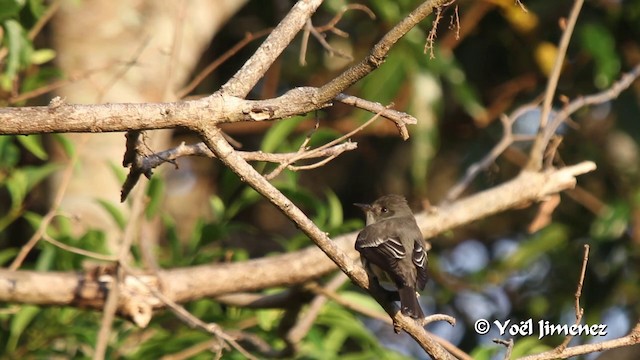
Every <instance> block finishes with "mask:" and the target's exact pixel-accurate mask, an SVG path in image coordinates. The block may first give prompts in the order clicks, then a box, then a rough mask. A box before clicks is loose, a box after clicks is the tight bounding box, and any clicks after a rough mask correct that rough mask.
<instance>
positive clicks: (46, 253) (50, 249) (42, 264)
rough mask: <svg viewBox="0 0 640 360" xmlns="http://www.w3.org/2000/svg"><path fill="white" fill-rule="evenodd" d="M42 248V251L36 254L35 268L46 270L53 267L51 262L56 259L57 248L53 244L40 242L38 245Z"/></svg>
mask: <svg viewBox="0 0 640 360" xmlns="http://www.w3.org/2000/svg"><path fill="white" fill-rule="evenodd" d="M39 246H40V247H41V248H42V252H40V256H38V260H37V261H36V266H35V269H36V270H37V271H47V270H50V269H51V268H52V267H53V262H54V261H55V259H56V253H57V249H58V248H56V247H55V246H53V245H51V244H49V243H43V242H40V245H39Z"/></svg>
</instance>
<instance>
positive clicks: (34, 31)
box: [27, 0, 62, 41]
mask: <svg viewBox="0 0 640 360" xmlns="http://www.w3.org/2000/svg"><path fill="white" fill-rule="evenodd" d="M61 3H62V0H55V1H54V2H52V3H51V5H49V7H48V8H47V11H45V12H44V14H42V16H40V18H39V19H38V21H37V22H36V23H35V24H34V25H33V27H32V28H31V30H29V33H28V34H27V38H28V39H29V40H31V41H33V40H34V39H35V38H36V36H38V34H40V31H42V29H43V28H44V26H45V25H47V23H48V22H49V20H51V18H52V17H53V15H55V14H56V12H57V11H58V9H60V4H61Z"/></svg>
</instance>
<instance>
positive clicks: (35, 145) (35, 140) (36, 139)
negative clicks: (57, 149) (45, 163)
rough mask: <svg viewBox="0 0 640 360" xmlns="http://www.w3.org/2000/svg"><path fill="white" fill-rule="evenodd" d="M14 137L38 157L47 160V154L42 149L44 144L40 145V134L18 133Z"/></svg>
mask: <svg viewBox="0 0 640 360" xmlns="http://www.w3.org/2000/svg"><path fill="white" fill-rule="evenodd" d="M16 139H17V140H18V142H19V143H20V144H22V146H24V147H25V149H27V150H28V151H29V152H30V153H32V154H33V155H34V156H35V157H37V158H38V159H40V160H47V159H48V158H49V155H48V154H47V152H46V151H45V150H44V146H42V138H41V137H40V135H18V136H16Z"/></svg>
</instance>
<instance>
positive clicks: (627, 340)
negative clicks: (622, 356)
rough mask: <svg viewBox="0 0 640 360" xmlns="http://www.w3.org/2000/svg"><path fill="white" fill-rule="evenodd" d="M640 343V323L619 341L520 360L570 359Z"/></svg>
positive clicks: (587, 345) (609, 341) (570, 348)
mask: <svg viewBox="0 0 640 360" xmlns="http://www.w3.org/2000/svg"><path fill="white" fill-rule="evenodd" d="M638 343H640V323H638V324H636V326H635V327H634V328H633V329H632V330H631V332H629V334H628V335H626V336H623V337H621V338H618V339H613V340H607V341H603V342H599V343H593V344H584V345H576V346H571V347H568V348H566V349H564V350H562V351H558V350H557V349H553V350H549V351H545V352H543V353H540V354H536V355H529V356H525V357H521V358H520V359H519V360H550V359H568V358H570V357H573V356H578V355H583V354H589V353H593V352H598V351H603V350H609V349H615V348H619V347H623V346H629V345H634V344H638Z"/></svg>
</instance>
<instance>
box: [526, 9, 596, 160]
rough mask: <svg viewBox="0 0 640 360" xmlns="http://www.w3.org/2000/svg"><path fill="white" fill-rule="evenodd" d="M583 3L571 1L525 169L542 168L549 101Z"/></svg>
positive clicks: (553, 94)
mask: <svg viewBox="0 0 640 360" xmlns="http://www.w3.org/2000/svg"><path fill="white" fill-rule="evenodd" d="M583 3H584V0H575V2H574V3H573V8H572V9H571V13H570V14H569V20H568V21H567V27H566V28H565V29H564V31H563V33H562V38H561V39H560V44H559V45H558V53H557V55H556V61H555V63H554V65H553V70H552V71H551V75H550V76H549V80H548V81H547V88H546V90H545V94H544V100H543V102H542V114H541V115H540V127H539V129H538V136H537V138H536V141H535V142H534V144H533V146H532V147H531V152H530V157H529V163H528V164H527V169H529V170H540V169H541V168H542V156H543V154H544V148H545V147H546V146H547V142H545V141H544V139H545V132H548V130H547V129H546V127H547V119H548V117H549V114H550V113H551V102H552V101H553V98H554V96H555V93H556V88H557V86H558V80H559V79H560V72H561V71H562V65H563V64H564V58H565V56H566V54H567V49H568V48H569V41H571V36H572V35H573V29H574V27H575V25H576V22H577V21H578V15H579V14H580V9H582V4H583Z"/></svg>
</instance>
